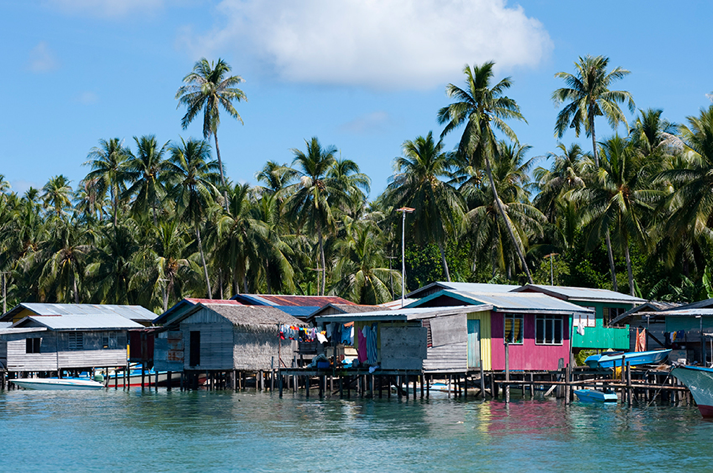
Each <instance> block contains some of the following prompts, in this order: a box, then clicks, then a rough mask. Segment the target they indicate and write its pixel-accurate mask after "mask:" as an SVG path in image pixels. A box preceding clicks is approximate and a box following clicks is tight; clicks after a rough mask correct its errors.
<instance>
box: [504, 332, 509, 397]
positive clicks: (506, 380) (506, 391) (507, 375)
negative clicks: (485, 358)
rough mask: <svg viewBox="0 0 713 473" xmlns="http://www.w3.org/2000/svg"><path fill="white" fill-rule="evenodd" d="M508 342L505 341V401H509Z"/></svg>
mask: <svg viewBox="0 0 713 473" xmlns="http://www.w3.org/2000/svg"><path fill="white" fill-rule="evenodd" d="M509 381H510V344H509V343H508V342H507V340H506V341H505V402H510V384H508V382H509Z"/></svg>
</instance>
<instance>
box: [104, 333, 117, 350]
mask: <svg viewBox="0 0 713 473" xmlns="http://www.w3.org/2000/svg"><path fill="white" fill-rule="evenodd" d="M116 345H117V343H116V334H115V333H105V334H103V335H102V348H116Z"/></svg>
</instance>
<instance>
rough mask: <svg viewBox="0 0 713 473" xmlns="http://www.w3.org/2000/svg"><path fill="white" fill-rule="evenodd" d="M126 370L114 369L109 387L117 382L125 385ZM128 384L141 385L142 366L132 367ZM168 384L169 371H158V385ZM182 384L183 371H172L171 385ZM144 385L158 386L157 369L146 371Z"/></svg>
mask: <svg viewBox="0 0 713 473" xmlns="http://www.w3.org/2000/svg"><path fill="white" fill-rule="evenodd" d="M124 377H125V372H124V371H112V372H109V384H108V385H109V387H113V386H114V385H115V384H116V385H117V386H124ZM128 384H129V387H130V388H140V387H141V368H140V367H138V368H132V369H130V370H129V376H128ZM167 384H168V372H167V371H159V372H158V386H166V385H167ZM180 384H181V373H172V376H171V385H172V386H180ZM144 386H145V387H151V386H153V387H155V386H156V371H154V369H153V368H151V369H150V370H146V371H144Z"/></svg>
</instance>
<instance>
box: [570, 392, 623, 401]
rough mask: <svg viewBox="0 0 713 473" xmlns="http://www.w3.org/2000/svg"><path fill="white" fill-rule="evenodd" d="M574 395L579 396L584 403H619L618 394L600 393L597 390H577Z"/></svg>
mask: <svg viewBox="0 0 713 473" xmlns="http://www.w3.org/2000/svg"><path fill="white" fill-rule="evenodd" d="M574 394H576V395H577V397H578V398H579V400H580V401H582V402H617V401H618V398H617V395H616V393H613V392H608V391H598V390H596V389H575V390H574Z"/></svg>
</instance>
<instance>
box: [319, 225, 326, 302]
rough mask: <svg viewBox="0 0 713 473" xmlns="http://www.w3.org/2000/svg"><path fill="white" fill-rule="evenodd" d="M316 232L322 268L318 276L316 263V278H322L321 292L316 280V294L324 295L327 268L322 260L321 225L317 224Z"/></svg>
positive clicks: (322, 241) (322, 240)
mask: <svg viewBox="0 0 713 473" xmlns="http://www.w3.org/2000/svg"><path fill="white" fill-rule="evenodd" d="M317 233H319V257H320V261H321V266H322V268H321V269H322V274H321V276H320V274H319V266H320V264H317V267H318V271H317V280H318V281H319V279H320V278H321V279H322V285H321V286H322V288H321V292H320V287H319V286H320V285H319V282H317V294H318V295H320V296H323V295H324V286H325V284H327V269H326V266H325V260H324V239H323V237H322V226H321V225H319V226H318V228H317Z"/></svg>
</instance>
